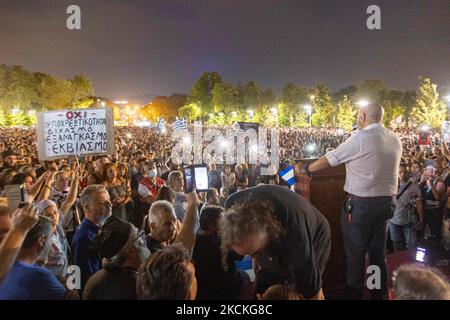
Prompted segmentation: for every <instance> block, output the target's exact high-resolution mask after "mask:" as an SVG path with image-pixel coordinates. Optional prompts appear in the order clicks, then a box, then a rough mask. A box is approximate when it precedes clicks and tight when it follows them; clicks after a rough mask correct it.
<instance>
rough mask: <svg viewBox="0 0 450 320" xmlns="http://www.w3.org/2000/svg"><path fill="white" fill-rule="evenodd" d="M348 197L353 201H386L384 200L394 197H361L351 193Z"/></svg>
mask: <svg viewBox="0 0 450 320" xmlns="http://www.w3.org/2000/svg"><path fill="white" fill-rule="evenodd" d="M347 197H350V198H352V199H360V200H373V199H384V198H389V199H391V198H392V196H380V197H360V196H357V195H354V194H351V193H347Z"/></svg>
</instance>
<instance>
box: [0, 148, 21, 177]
mask: <svg viewBox="0 0 450 320" xmlns="http://www.w3.org/2000/svg"><path fill="white" fill-rule="evenodd" d="M2 160H3V166H2V167H1V168H0V172H3V171H4V170H6V169H13V170H15V169H16V161H17V158H16V153H15V152H14V151H12V150H6V151H3V152H2Z"/></svg>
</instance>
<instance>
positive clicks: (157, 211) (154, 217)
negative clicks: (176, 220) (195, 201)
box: [148, 200, 175, 224]
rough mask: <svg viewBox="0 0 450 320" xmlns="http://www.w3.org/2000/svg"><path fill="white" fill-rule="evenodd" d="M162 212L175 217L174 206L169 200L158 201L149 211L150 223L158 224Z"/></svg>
mask: <svg viewBox="0 0 450 320" xmlns="http://www.w3.org/2000/svg"><path fill="white" fill-rule="evenodd" d="M162 212H167V213H171V214H172V215H174V216H175V210H174V208H173V205H172V204H171V203H170V202H169V201H167V200H158V201H155V202H153V203H152V205H151V206H150V209H149V210H148V223H149V224H151V223H155V224H158V222H159V220H160V219H161V214H162Z"/></svg>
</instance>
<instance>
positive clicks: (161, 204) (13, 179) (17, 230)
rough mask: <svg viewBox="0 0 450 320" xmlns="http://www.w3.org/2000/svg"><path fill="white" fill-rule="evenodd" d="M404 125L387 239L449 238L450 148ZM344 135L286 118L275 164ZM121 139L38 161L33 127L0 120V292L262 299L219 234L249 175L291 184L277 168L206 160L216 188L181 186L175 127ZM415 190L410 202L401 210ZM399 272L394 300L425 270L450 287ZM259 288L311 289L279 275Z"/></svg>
mask: <svg viewBox="0 0 450 320" xmlns="http://www.w3.org/2000/svg"><path fill="white" fill-rule="evenodd" d="M397 134H398V135H399V136H400V138H401V141H402V144H403V158H402V163H401V165H400V168H399V177H400V180H401V181H400V189H399V194H401V196H400V197H399V199H398V203H397V211H398V212H397V214H396V215H395V216H394V218H393V219H391V221H390V222H389V233H390V239H391V242H390V243H391V250H394V251H398V250H405V249H407V248H410V247H412V246H414V245H415V243H416V242H417V241H419V240H420V239H429V240H431V241H438V242H441V243H443V244H444V246H446V248H447V249H450V197H448V195H450V174H449V173H450V167H449V160H450V151H449V150H448V147H447V145H446V144H445V143H443V142H442V141H441V140H440V134H438V133H436V134H431V136H430V139H429V144H428V145H419V139H418V135H417V132H416V131H413V130H397ZM349 135H350V133H343V132H339V131H337V130H333V129H314V128H307V129H280V135H279V138H280V141H279V143H280V159H281V160H280V170H281V169H283V168H286V167H287V166H290V165H295V161H296V160H298V159H302V158H310V157H311V158H312V157H314V158H316V157H320V156H323V155H324V154H325V153H326V152H328V151H329V150H332V149H335V148H336V147H338V146H339V145H340V144H341V143H342V142H343V141H345V139H347V138H348V136H349ZM115 139H116V148H115V153H114V154H113V155H110V156H96V157H92V156H83V157H78V158H75V157H68V158H64V159H57V160H48V161H41V160H39V159H38V156H37V151H36V138H35V132H34V130H32V129H19V128H0V152H1V168H0V243H1V244H0V299H87V300H97V299H195V298H197V299H239V298H249V297H250V298H256V296H253V295H251V294H250V295H249V292H248V288H249V286H250V282H251V273H249V272H248V270H247V272H246V271H244V270H242V269H243V268H240V267H239V266H240V265H239V263H238V262H239V261H241V260H242V259H243V258H244V257H243V256H240V255H239V254H238V253H236V252H234V251H233V250H229V251H228V252H224V250H225V249H224V246H223V245H221V234H222V233H221V232H222V230H221V227H222V225H223V224H222V221H223V217H224V211H225V209H224V207H225V202H226V200H227V198H228V197H229V196H230V195H232V194H235V193H239V192H241V191H243V190H245V189H248V188H250V187H253V186H257V185H260V184H278V185H281V186H284V187H286V188H288V184H287V183H286V182H285V181H284V180H283V179H281V178H280V177H279V176H278V174H277V173H275V174H273V175H271V176H263V175H261V170H260V169H261V168H260V165H259V164H248V163H239V164H236V165H228V164H227V165H219V164H215V163H213V162H210V163H209V164H208V169H209V170H208V177H209V185H210V189H209V190H208V191H207V192H200V193H196V192H191V193H185V192H184V183H185V181H184V176H183V167H182V166H181V165H180V164H178V163H176V162H175V161H173V159H172V157H171V150H172V147H173V142H172V141H171V139H170V137H169V136H167V135H162V134H159V133H158V132H157V130H156V129H147V128H138V127H118V128H116V129H115ZM13 185H20V186H22V187H23V188H22V190H24V191H23V192H24V193H25V198H26V200H24V201H22V202H23V203H21V208H18V209H16V208H10V207H9V206H8V194H9V192H10V188H9V187H8V186H13ZM405 186H407V187H406V188H405ZM403 189H405V190H403ZM402 191H403V192H402ZM412 200H414V204H413V206H412V207H414V209H411V208H410V207H408V210H403V211H401V209H403V207H407V205H408V204H409V203H411V201H412ZM410 209H411V210H412V214H410V213H411V211H410ZM405 212H408V214H405ZM36 213H37V215H36ZM228 249H229V248H228ZM71 266H77V267H78V268H79V271H80V272H79V275H80V276H81V278H80V279H76V277H75V278H74V277H73V275H77V272H76V271H77V270H75V271H74V269H73V268H71ZM422 273H423V276H421V277H417V275H419V274H422ZM396 278H397V279H398V281H397V283H396V285H395V287H394V289H395V290H396V292H395V294H396V295H397V298H399V299H412V298H415V296H414V295H415V293H414V292H413V291H414V290H413V289H411V288H409V287H408V286H409V284H411V283H412V282H420V281H426V279H428V281H431V282H433V283H434V284H435V287H436V288H437V289H436V288H435V289H429V292H428V293H427V294H429V297H430V298H431V299H433V298H434V299H440V298H442V297H444V298H447V299H448V297H449V296H448V285H447V284H446V281H445V280H443V279H444V277H443V276H442V275H440V274H438V273H437V272H435V271H434V270H429V269H415V268H413V267H408V268H406V267H404V268H402V269H401V270H398V272H397V273H396ZM412 278H413V280H411V279H412ZM74 279H75V280H74ZM430 279H431V280H430ZM71 281H72V282H73V283H75V284H76V285H75V286H74V287H73V286H70V283H72V282H71ZM77 281H78V282H79V283H77ZM411 286H412V285H411ZM446 286H447V289H445V288H446ZM429 287H430V286H429ZM427 288H428V287H427ZM443 288H444V289H443ZM436 290H437V291H436ZM446 290H447V291H446ZM436 292H439V294H436ZM446 295H447V296H446ZM257 297H258V298H259V299H291V300H298V299H303V298H307V297H303V295H302V293H301V292H298V291H295V290H293V289H292V288H290V287H287V286H284V285H280V284H278V285H274V286H270V288H268V289H267V290H266V291H265V292H263V293H261V294H258V296H257Z"/></svg>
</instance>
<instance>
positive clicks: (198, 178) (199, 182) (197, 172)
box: [194, 166, 209, 191]
mask: <svg viewBox="0 0 450 320" xmlns="http://www.w3.org/2000/svg"><path fill="white" fill-rule="evenodd" d="M194 180H195V189H196V190H197V191H208V190H209V179H208V169H207V168H206V166H198V167H197V166H194Z"/></svg>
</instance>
